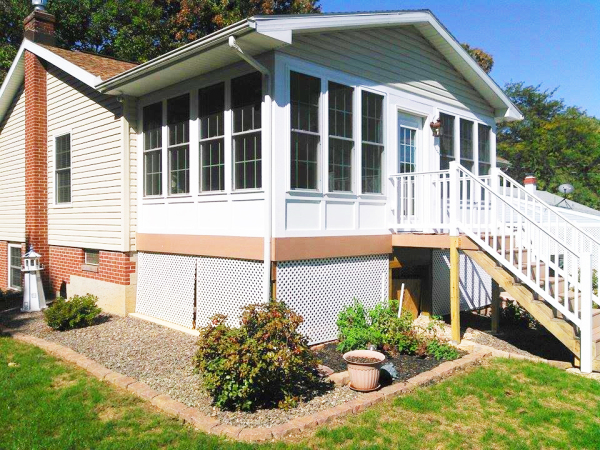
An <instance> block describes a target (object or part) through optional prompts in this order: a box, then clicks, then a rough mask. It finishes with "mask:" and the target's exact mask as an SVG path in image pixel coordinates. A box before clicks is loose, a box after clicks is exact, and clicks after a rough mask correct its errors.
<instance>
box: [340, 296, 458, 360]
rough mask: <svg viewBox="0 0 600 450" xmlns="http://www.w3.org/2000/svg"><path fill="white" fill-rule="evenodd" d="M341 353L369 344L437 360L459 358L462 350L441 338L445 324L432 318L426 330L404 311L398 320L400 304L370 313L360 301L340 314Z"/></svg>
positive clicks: (393, 302) (377, 307)
mask: <svg viewBox="0 0 600 450" xmlns="http://www.w3.org/2000/svg"><path fill="white" fill-rule="evenodd" d="M337 326H338V338H339V340H340V343H339V344H338V347H337V348H338V350H340V351H341V352H344V353H345V352H348V351H351V350H360V349H365V348H368V347H369V345H374V346H375V347H377V348H379V349H381V350H383V351H387V352H399V353H404V354H408V355H419V356H422V357H425V356H433V357H434V358H436V359H456V358H457V357H458V351H457V350H456V349H455V348H454V347H452V346H451V345H449V344H448V343H447V342H446V340H445V339H444V338H443V337H441V336H440V335H439V332H440V331H441V330H442V329H443V326H444V324H443V322H442V321H441V320H440V319H439V318H435V317H432V318H431V320H430V321H429V323H428V325H427V326H426V327H425V328H422V327H415V326H414V325H413V316H412V314H411V313H410V312H409V311H404V312H402V314H401V315H400V317H398V301H397V300H390V301H389V302H387V303H378V304H377V305H375V307H374V308H373V309H371V310H367V309H366V308H365V307H364V306H363V305H362V304H361V303H360V302H359V301H357V300H355V301H354V303H353V304H352V305H350V306H348V307H346V308H344V309H343V310H342V311H341V312H340V314H339V315H338V320H337Z"/></svg>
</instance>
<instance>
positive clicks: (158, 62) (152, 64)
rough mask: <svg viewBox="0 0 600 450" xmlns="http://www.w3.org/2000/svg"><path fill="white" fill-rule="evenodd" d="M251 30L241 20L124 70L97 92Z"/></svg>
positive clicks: (109, 89)
mask: <svg viewBox="0 0 600 450" xmlns="http://www.w3.org/2000/svg"><path fill="white" fill-rule="evenodd" d="M249 28H251V26H250V24H249V22H248V20H242V21H240V22H237V23H234V24H233V25H230V26H228V27H225V28H223V29H222V30H220V31H216V32H214V33H212V34H209V35H208V36H205V37H203V38H201V39H198V40H196V41H193V42H190V43H189V44H186V45H183V46H181V47H179V48H177V49H175V50H171V51H170V52H167V53H165V54H164V55H161V56H158V57H156V58H154V59H151V60H150V61H147V62H145V63H143V64H140V65H139V66H137V67H134V68H132V69H129V70H126V71H125V72H122V73H120V74H118V75H115V76H114V77H112V78H109V79H108V80H106V81H104V82H102V83H100V84H99V85H98V90H99V91H100V92H110V91H112V90H116V89H118V88H119V87H120V86H122V85H123V84H126V83H127V82H128V81H130V80H135V79H137V78H140V77H143V76H144V75H146V74H148V73H152V72H154V71H156V70H160V69H162V68H163V67H166V66H169V65H171V64H174V63H176V62H177V61H179V60H180V59H182V58H189V57H190V54H193V53H195V52H201V51H204V50H207V49H209V48H211V47H212V46H214V45H218V44H221V43H223V42H227V40H228V39H229V36H235V33H239V32H241V31H244V30H248V29H249ZM250 31H251V30H250Z"/></svg>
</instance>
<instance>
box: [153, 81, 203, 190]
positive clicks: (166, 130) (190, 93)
mask: <svg viewBox="0 0 600 450" xmlns="http://www.w3.org/2000/svg"><path fill="white" fill-rule="evenodd" d="M194 92H195V93H196V95H198V89H195V90H192V91H184V92H180V93H178V94H175V95H170V96H169V97H166V98H164V99H163V100H162V102H163V110H162V113H163V123H162V130H163V135H162V145H163V148H162V157H163V173H162V179H163V189H165V190H166V192H162V194H163V196H166V197H169V198H182V197H183V198H186V197H190V196H191V195H192V192H193V191H194V190H195V191H196V192H197V191H198V187H197V186H196V188H195V189H194V187H193V186H192V178H193V177H192V151H193V150H192V137H193V136H195V135H193V134H192V127H193V126H194V123H195V122H198V120H197V119H198V118H197V117H196V120H195V121H194V119H193V118H192V113H193V109H194V108H193V106H192V98H193V97H192V96H193V95H194ZM184 95H187V96H188V101H189V105H190V106H189V111H188V134H189V137H188V142H187V146H188V164H189V167H188V192H183V193H176V194H172V193H171V158H170V157H169V156H170V155H169V150H170V149H171V148H175V147H182V146H184V145H186V144H177V145H173V146H170V145H169V124H168V117H169V112H168V110H167V108H168V104H169V100H173V99H176V98H178V97H183V96H184ZM155 103H157V102H155ZM196 115H197V114H196ZM198 126H199V125H198ZM196 145H198V144H196ZM165 167H166V168H167V170H165ZM165 172H166V173H165ZM165 179H166V180H165ZM165 181H166V184H165Z"/></svg>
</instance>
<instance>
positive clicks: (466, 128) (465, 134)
mask: <svg viewBox="0 0 600 450" xmlns="http://www.w3.org/2000/svg"><path fill="white" fill-rule="evenodd" d="M474 163H475V160H474V159H473V122H471V121H470V120H465V119H460V164H461V165H462V166H464V167H466V168H467V169H468V170H470V171H473V164H474Z"/></svg>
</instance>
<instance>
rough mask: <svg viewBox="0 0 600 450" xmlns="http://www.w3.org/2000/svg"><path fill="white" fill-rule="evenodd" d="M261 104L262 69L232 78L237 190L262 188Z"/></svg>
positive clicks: (234, 160)
mask: <svg viewBox="0 0 600 450" xmlns="http://www.w3.org/2000/svg"><path fill="white" fill-rule="evenodd" d="M261 104H262V75H261V74H260V73H259V72H254V73H251V74H249V75H244V76H242V77H238V78H234V79H232V80H231V107H232V113H233V117H232V119H233V134H232V144H233V180H234V189H260V188H261V187H262V145H261V144H262V143H261V120H262V118H261Z"/></svg>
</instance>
